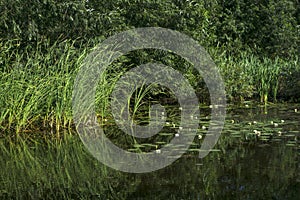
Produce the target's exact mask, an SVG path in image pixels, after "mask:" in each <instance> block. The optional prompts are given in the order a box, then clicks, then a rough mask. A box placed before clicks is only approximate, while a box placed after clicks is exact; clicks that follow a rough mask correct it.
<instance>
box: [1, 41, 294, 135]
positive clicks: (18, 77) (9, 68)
mask: <svg viewBox="0 0 300 200" xmlns="http://www.w3.org/2000/svg"><path fill="white" fill-rule="evenodd" d="M49 44H50V42H49V41H48V42H41V43H38V44H36V45H35V46H36V47H31V46H24V45H23V44H22V43H20V41H18V40H11V41H0V50H1V51H0V52H1V53H0V55H1V56H0V72H1V76H0V93H1V96H0V107H1V112H0V130H2V131H9V132H16V133H21V132H23V131H26V130H41V129H52V130H53V132H56V133H57V136H58V137H59V132H60V130H61V129H71V128H73V127H72V126H73V119H72V107H71V101H72V89H73V84H74V80H75V77H76V75H77V72H78V70H79V67H80V64H81V63H82V61H83V59H84V58H85V56H86V55H87V54H88V53H89V52H90V51H91V49H90V47H91V46H94V44H97V42H96V41H90V43H88V44H81V45H79V44H77V42H76V41H70V40H67V41H64V42H60V43H54V44H53V45H49ZM146 52H148V51H146ZM150 54H151V53H150ZM210 54H211V55H212V58H213V59H214V61H215V63H216V64H217V66H218V67H219V69H220V72H221V74H222V75H223V78H224V81H225V85H226V93H227V97H228V100H229V101H243V100H245V99H252V100H257V101H261V102H262V103H265V104H266V103H267V102H268V101H269V100H270V99H272V100H273V101H274V102H275V101H276V100H277V96H278V91H279V90H280V91H285V88H287V89H288V88H290V87H291V85H295V84H293V82H291V81H290V79H289V77H290V76H291V75H293V74H294V75H295V74H296V75H297V73H299V72H300V67H299V66H300V65H299V59H298V58H297V57H295V59H294V60H288V61H285V60H283V59H280V58H274V59H271V58H259V57H257V56H254V55H252V54H251V53H250V52H243V53H241V54H240V55H238V56H230V55H229V54H228V53H227V52H225V51H220V50H217V49H210ZM133 55H140V56H141V58H139V57H135V56H131V57H130V56H129V57H128V58H126V57H124V56H123V57H122V58H121V59H120V60H118V61H116V62H114V63H113V66H112V67H111V69H110V71H107V72H106V73H104V74H102V76H101V77H100V80H99V86H98V87H97V93H96V98H95V102H96V111H97V114H98V115H99V116H100V117H102V118H104V117H105V116H106V115H107V110H108V108H109V98H108V97H109V96H110V94H111V92H112V89H113V86H114V84H115V83H116V81H117V80H118V78H119V77H120V76H121V75H122V74H123V73H124V71H125V70H124V64H122V62H123V61H125V63H127V64H128V63H129V66H134V65H136V64H137V63H140V62H145V61H149V60H147V59H146V57H147V56H148V55H149V52H148V53H139V52H137V54H133ZM151 55H152V58H151V59H153V58H156V57H160V56H162V59H161V60H160V61H159V62H161V63H164V64H168V63H169V64H170V65H171V66H172V67H174V66H176V63H177V62H180V66H181V64H183V65H184V63H181V62H182V59H181V60H180V59H179V58H177V57H176V56H174V55H173V54H170V55H166V53H161V52H158V53H157V55H156V54H155V52H154V54H151ZM153 55H154V56H153ZM132 57H133V58H132ZM122 59H123V60H122ZM131 62H135V63H131ZM131 64H132V65H131ZM177 64H178V63H177ZM127 67H128V66H127ZM177 67H178V66H177ZM185 67H187V69H186V70H182V73H185V74H184V76H185V77H186V78H187V79H188V80H189V81H190V82H191V85H192V86H193V87H194V88H195V90H196V91H199V94H200V96H201V95H202V96H201V98H203V99H209V94H208V93H205V92H204V90H203V87H204V86H205V83H204V82H203V79H202V78H201V75H199V74H194V72H195V70H191V69H190V68H189V65H185ZM129 68H130V67H129ZM299 84H300V81H299ZM145 91H146V90H145ZM145 91H141V92H145ZM156 93H158V94H159V93H161V94H164V95H166V96H167V94H165V91H163V90H162V91H157V89H156ZM291 93H293V92H291ZM136 94H137V93H136ZM140 94H141V95H140V96H139V97H138V98H137V99H135V100H136V102H135V103H134V104H135V105H134V110H135V111H136V108H138V107H139V106H140V104H142V103H143V101H141V99H142V97H144V96H146V94H144V93H140ZM283 94H284V93H283ZM148 96H149V95H148Z"/></svg>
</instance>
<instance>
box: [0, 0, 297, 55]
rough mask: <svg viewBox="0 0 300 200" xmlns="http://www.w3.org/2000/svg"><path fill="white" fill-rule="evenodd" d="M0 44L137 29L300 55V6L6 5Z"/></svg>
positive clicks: (151, 1) (273, 1)
mask: <svg viewBox="0 0 300 200" xmlns="http://www.w3.org/2000/svg"><path fill="white" fill-rule="evenodd" d="M0 13H1V19H0V31H1V32H0V38H2V39H4V40H10V39H19V40H21V41H22V43H23V44H24V45H29V44H31V45H32V43H36V42H37V41H40V40H44V39H50V40H51V41H52V42H55V41H57V40H65V39H80V40H84V41H86V40H89V39H94V38H95V37H107V36H109V35H112V34H114V33H116V32H119V31H121V30H125V29H129V28H132V27H145V26H160V27H165V28H170V29H174V30H178V31H181V32H184V33H186V34H188V35H190V36H192V37H193V38H195V39H196V40H198V41H199V42H201V43H202V44H203V45H205V46H226V48H227V49H229V50H232V51H239V50H243V49H247V48H251V49H252V50H253V51H255V52H258V53H264V54H267V55H272V56H275V55H281V56H293V55H294V54H297V53H298V54H299V46H300V43H299V42H300V39H299V34H300V26H299V24H300V14H299V13H300V5H299V0H264V1H261V0H254V1H248V0H226V1H225V0H214V1H202V0H185V1H182V0H166V1H156V0H146V1H141V0H133V1H129V0H116V1H111V0H104V1H98V0H67V1H65V0H56V1H54V0H38V1H36V0H27V1H25V0H14V1H10V0H1V1H0Z"/></svg>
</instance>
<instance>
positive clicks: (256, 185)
mask: <svg viewBox="0 0 300 200" xmlns="http://www.w3.org/2000/svg"><path fill="white" fill-rule="evenodd" d="M295 109H298V110H300V106H299V105H295V104H293V105H287V104H277V105H274V106H269V107H268V109H265V108H264V107H259V106H257V105H250V104H249V105H248V106H243V107H242V108H241V107H234V106H230V107H229V108H228V110H227V118H226V123H225V127H224V130H223V132H222V136H221V137H220V139H219V141H218V144H217V145H216V146H215V147H214V150H213V151H212V152H211V153H210V154H209V155H208V156H206V157H205V158H203V159H199V158H198V152H197V148H198V147H199V145H201V141H202V140H203V138H205V132H206V130H205V129H202V128H201V127H202V126H207V125H208V122H209V108H202V110H201V124H200V130H198V133H197V134H198V135H202V136H203V138H201V139H200V140H199V137H196V138H195V140H194V142H193V144H192V145H191V148H190V149H189V151H188V152H187V153H186V154H184V155H183V156H182V157H181V158H180V159H178V160H176V161H175V162H174V163H173V164H172V165H169V166H168V167H166V168H163V169H160V170H158V171H155V172H150V173H145V174H129V173H124V172H119V171H116V170H114V169H111V168H108V167H105V166H104V165H103V164H101V163H99V162H98V161H97V160H96V159H94V158H93V157H92V156H91V155H90V153H89V152H88V151H87V150H86V149H85V147H84V146H83V145H82V143H81V141H80V140H79V139H78V137H77V136H68V137H70V138H69V139H66V141H65V142H59V143H51V144H48V145H47V144H44V143H42V142H36V143H35V144H34V145H33V144H32V143H31V144H30V145H24V144H23V145H20V148H6V150H4V147H3V146H7V144H5V142H4V140H2V143H1V147H2V148H1V157H2V158H3V161H2V162H1V164H0V167H1V169H2V171H1V173H0V175H1V176H0V183H1V184H0V185H1V190H0V197H1V198H31V199H53V198H56V199H57V198H74V199H79V198H84V199H146V200H147V199H176V200H177V199H221V198H223V199H297V198H298V197H299V196H300V190H299V186H300V170H299V169H300V162H299V156H300V144H299V137H300V127H299V126H300V123H299V122H300V111H298V110H297V112H295ZM173 119H174V120H175V122H176V112H175V114H174V118H173ZM174 126H175V128H174V127H173V125H172V123H171V122H170V123H169V127H168V126H166V127H165V128H164V129H163V131H162V132H163V133H160V134H158V136H157V137H154V138H152V140H154V139H155V141H152V142H153V144H152V145H150V142H151V141H150V140H143V141H140V142H141V144H142V145H132V140H131V139H132V138H125V137H124V140H122V139H121V140H120V139H118V138H116V133H117V132H118V129H117V128H116V127H115V126H112V125H110V126H105V128H106V134H107V136H108V137H110V138H111V139H112V140H113V141H119V143H123V144H118V145H119V146H123V147H124V148H126V149H129V150H132V151H134V150H135V149H138V150H139V151H151V150H153V149H156V148H158V147H157V146H158V145H163V144H165V143H167V142H168V141H169V140H170V137H174V136H173V134H167V133H170V132H171V133H172V131H173V132H174V129H176V126H177V124H176V123H175V125H174ZM177 128H178V127H177ZM124 142H125V143H124ZM147 144H148V145H147Z"/></svg>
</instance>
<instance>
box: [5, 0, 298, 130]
mask: <svg viewBox="0 0 300 200" xmlns="http://www.w3.org/2000/svg"><path fill="white" fill-rule="evenodd" d="M299 13H300V3H299V0H264V1H261V0H254V1H248V0H214V1H203V0H185V1H182V0H165V1H156V0H145V1H142V0H130V1H129V0H115V1H112V0H103V1H99V0H55V1H54V0H27V1H25V0H13V1H11V0H0V14H1V18H0V72H1V76H0V86H1V87H0V93H1V94H5V95H1V96H0V107H1V108H2V109H3V112H1V113H0V128H1V129H6V128H12V127H14V128H15V129H16V130H17V132H18V131H20V130H22V129H23V128H26V129H29V128H30V127H33V126H35V125H36V124H38V123H40V121H44V122H45V123H46V124H48V125H50V126H51V127H56V128H57V129H59V127H61V126H63V127H70V126H71V124H72V111H71V110H72V109H71V94H72V88H73V82H74V78H75V76H76V72H77V70H78V69H79V67H80V63H81V62H82V60H83V58H84V57H85V56H86V55H87V54H88V53H89V52H90V50H91V47H93V46H95V45H96V44H98V43H99V42H101V41H103V40H104V39H105V38H107V37H109V36H111V35H114V34H116V33H119V32H121V31H124V30H128V29H132V28H135V27H152V26H155V27H157V26H159V27H165V28H169V29H173V30H177V31H180V32H182V33H185V34H187V35H188V36H190V37H192V38H194V39H195V40H197V41H198V42H199V43H200V44H201V45H202V46H204V47H205V48H206V49H207V50H208V51H209V53H210V55H211V56H212V58H213V60H214V61H215V63H216V64H217V66H218V67H219V69H220V72H221V74H222V76H223V77H224V82H225V87H226V93H227V97H228V100H229V101H230V102H232V101H238V102H239V101H244V100H245V99H254V100H258V101H261V102H264V103H267V102H268V101H274V102H275V101H277V99H279V100H284V101H299V99H300V93H299V89H298V88H299V87H300V65H299V54H300V48H299V46H300V45H299V44H300V14H299ZM152 60H155V61H157V62H160V63H162V64H165V65H168V66H171V67H173V68H176V69H177V70H180V71H181V72H182V73H183V74H184V76H185V77H186V78H187V79H188V80H189V81H190V83H191V85H192V86H193V87H194V89H195V91H196V93H197V94H198V96H199V99H200V102H201V103H209V102H208V101H209V93H208V91H207V88H206V87H205V82H204V81H203V79H202V77H201V74H197V73H195V70H192V66H191V65H190V64H189V63H187V62H186V61H185V60H184V59H182V58H180V57H179V56H176V55H174V54H171V53H168V52H161V51H155V50H153V51H152V50H149V49H148V50H140V51H134V52H131V53H129V54H128V55H126V56H124V57H122V59H119V60H117V61H116V62H114V64H113V66H111V67H112V68H111V70H110V71H108V72H107V74H105V75H104V76H103V77H102V78H103V79H102V80H101V81H100V83H101V84H100V88H99V90H98V93H97V97H96V102H97V101H98V103H99V104H102V105H104V107H105V106H107V105H108V104H107V99H106V100H104V99H105V98H106V97H108V95H109V94H110V92H111V91H112V86H113V84H112V83H115V82H116V80H117V79H116V78H118V77H120V73H123V72H124V71H126V70H127V69H128V68H130V67H134V66H137V65H140V64H143V63H147V62H150V61H152ZM118 73H119V74H118ZM154 93H156V94H162V95H163V96H164V97H166V96H167V97H170V96H171V95H169V96H168V95H166V91H164V90H163V89H161V90H158V91H154ZM99 107H100V106H99ZM102 107H103V106H102ZM98 112H99V113H100V112H102V111H98ZM102 115H105V113H103V112H102Z"/></svg>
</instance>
